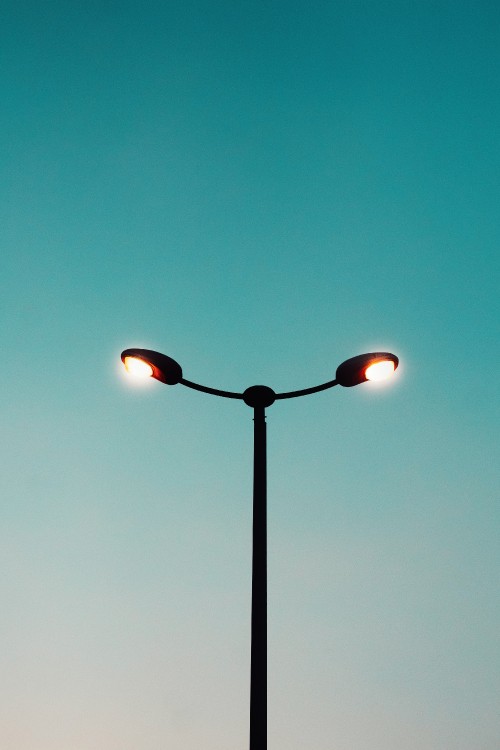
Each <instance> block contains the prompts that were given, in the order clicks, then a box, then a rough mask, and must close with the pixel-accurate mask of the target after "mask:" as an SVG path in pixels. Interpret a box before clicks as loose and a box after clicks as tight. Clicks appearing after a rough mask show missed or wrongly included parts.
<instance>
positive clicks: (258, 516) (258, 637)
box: [250, 406, 267, 750]
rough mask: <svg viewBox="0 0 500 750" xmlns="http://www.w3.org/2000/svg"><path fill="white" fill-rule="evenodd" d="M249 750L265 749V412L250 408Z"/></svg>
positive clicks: (257, 408) (260, 407)
mask: <svg viewBox="0 0 500 750" xmlns="http://www.w3.org/2000/svg"><path fill="white" fill-rule="evenodd" d="M253 421H254V433H253V434H254V454H253V534H252V537H253V538H252V647H251V649H252V653H251V667H250V750H267V518H266V515H267V514H266V495H267V487H266V484H267V483H266V413H265V408H264V407H263V406H255V408H254V417H253Z"/></svg>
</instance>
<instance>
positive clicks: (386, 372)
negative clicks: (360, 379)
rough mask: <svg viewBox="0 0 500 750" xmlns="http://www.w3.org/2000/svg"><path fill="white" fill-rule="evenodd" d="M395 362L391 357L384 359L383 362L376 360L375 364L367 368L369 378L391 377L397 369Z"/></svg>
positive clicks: (366, 372) (381, 378)
mask: <svg viewBox="0 0 500 750" xmlns="http://www.w3.org/2000/svg"><path fill="white" fill-rule="evenodd" d="M395 369H396V368H395V365H394V362H392V360H390V359H384V360H382V361H381V362H374V363H373V365H369V367H367V368H366V370H365V377H366V379H367V380H385V379H386V378H389V377H390V376H391V375H392V374H393V373H394V370H395Z"/></svg>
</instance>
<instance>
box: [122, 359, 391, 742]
mask: <svg viewBox="0 0 500 750" xmlns="http://www.w3.org/2000/svg"><path fill="white" fill-rule="evenodd" d="M121 358H122V361H123V364H124V365H125V367H126V369H127V371H128V372H129V373H130V374H131V375H135V376H138V377H146V378H147V377H151V378H155V379H156V380H159V381H160V382H162V383H166V384H167V385H176V384H177V383H180V384H181V385H185V386H187V387H188V388H193V389H194V390H196V391H203V393H211V394H212V395H214V396H223V397H225V398H236V399H240V400H242V401H244V402H245V404H247V406H250V407H251V408H252V409H253V413H254V416H253V421H254V459H253V532H252V625H251V636H252V640H251V662H250V750H266V748H267V520H266V504H267V489H266V487H267V482H266V473H267V472H266V415H265V412H266V407H268V406H271V404H273V403H274V402H275V401H278V400H280V399H284V398H296V397H297V396H307V395H308V394H309V393H317V392H318V391H324V390H326V389H327V388H332V387H333V386H334V385H343V386H344V387H347V388H350V387H351V386H353V385H359V384H360V383H364V382H366V381H367V380H385V379H386V378H388V377H390V376H391V375H392V374H393V373H394V371H395V370H396V368H397V366H398V362H399V360H398V358H397V357H396V356H395V355H394V354H390V353H389V352H371V353H370V354H360V355H358V356H357V357H352V358H351V359H348V360H346V361H345V362H343V363H342V364H341V365H339V367H337V372H336V373H335V379H334V380H329V381H328V382H326V383H322V384H321V385H316V386H313V387H312V388H304V389H302V390H300V391H288V392H286V393H275V392H274V391H273V389H272V388H268V386H266V385H252V386H251V387H250V388H247V389H246V390H245V391H243V393H234V392H232V391H221V390H218V389H217V388H208V387H207V386H205V385H200V384H199V383H193V382H192V381H191V380H186V378H184V377H183V376H182V368H181V366H180V365H179V364H178V363H177V362H176V361H175V360H174V359H171V357H167V356H166V355H165V354H160V353H159V352H154V351H150V350H149V349H125V351H124V352H122V355H121Z"/></svg>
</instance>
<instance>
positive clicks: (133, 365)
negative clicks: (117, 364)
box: [123, 357, 153, 378]
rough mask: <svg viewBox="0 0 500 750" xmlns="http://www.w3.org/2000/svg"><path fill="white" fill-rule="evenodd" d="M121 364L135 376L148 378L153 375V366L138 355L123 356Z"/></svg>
mask: <svg viewBox="0 0 500 750" xmlns="http://www.w3.org/2000/svg"><path fill="white" fill-rule="evenodd" d="M123 364H124V365H125V369H126V370H127V372H128V373H130V375H133V376H134V377H136V378H150V377H152V375H153V368H152V367H151V365H150V364H149V362H145V361H144V360H143V359H139V357H125V359H124V361H123Z"/></svg>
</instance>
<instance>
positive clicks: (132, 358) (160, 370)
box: [121, 349, 182, 385]
mask: <svg viewBox="0 0 500 750" xmlns="http://www.w3.org/2000/svg"><path fill="white" fill-rule="evenodd" d="M121 359H122V362H123V364H124V365H125V368H126V369H127V371H128V372H129V373H130V374H132V375H137V376H138V377H149V378H155V379H156V380H159V381H160V382H161V383H166V384H167V385H175V384H176V383H178V382H179V381H180V380H182V368H181V366H180V365H179V364H178V363H177V362H176V361H175V359H172V358H171V357H167V355H166V354H160V352H153V351H151V350H150V349H125V351H123V352H122V354H121Z"/></svg>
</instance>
